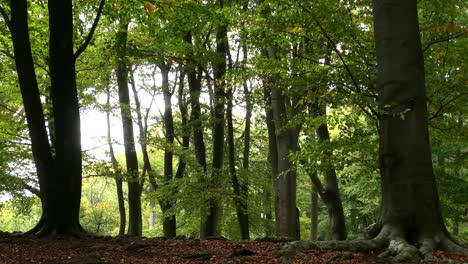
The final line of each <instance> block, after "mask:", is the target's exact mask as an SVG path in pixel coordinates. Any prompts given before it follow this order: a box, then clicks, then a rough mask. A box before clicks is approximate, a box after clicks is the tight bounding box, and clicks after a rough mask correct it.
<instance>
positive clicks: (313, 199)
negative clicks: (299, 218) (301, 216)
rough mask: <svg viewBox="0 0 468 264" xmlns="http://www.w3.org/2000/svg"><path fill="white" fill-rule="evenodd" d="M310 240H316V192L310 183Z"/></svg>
mask: <svg viewBox="0 0 468 264" xmlns="http://www.w3.org/2000/svg"><path fill="white" fill-rule="evenodd" d="M310 196H311V197H310V240H317V235H318V209H319V208H318V194H317V188H315V186H314V185H313V184H312V187H311V190H310Z"/></svg>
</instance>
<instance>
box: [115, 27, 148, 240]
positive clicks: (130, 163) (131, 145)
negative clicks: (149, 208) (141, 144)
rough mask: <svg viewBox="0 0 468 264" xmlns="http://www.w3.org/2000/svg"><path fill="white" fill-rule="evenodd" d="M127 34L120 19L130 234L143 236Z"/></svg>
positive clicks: (121, 98) (118, 44)
mask: <svg viewBox="0 0 468 264" xmlns="http://www.w3.org/2000/svg"><path fill="white" fill-rule="evenodd" d="M127 36H128V22H125V21H120V24H119V31H118V32H117V41H116V50H117V54H118V58H117V69H116V75H117V84H118V88H119V103H120V112H121V115H122V129H123V138H124V147H125V161H126V164H127V174H128V176H127V177H128V180H127V183H128V207H129V216H128V230H127V234H128V235H130V236H141V234H142V219H141V191H140V183H139V176H138V159H137V155H136V151H135V141H134V136H133V123H132V115H131V109H130V95H129V90H128V65H127V58H126V54H127Z"/></svg>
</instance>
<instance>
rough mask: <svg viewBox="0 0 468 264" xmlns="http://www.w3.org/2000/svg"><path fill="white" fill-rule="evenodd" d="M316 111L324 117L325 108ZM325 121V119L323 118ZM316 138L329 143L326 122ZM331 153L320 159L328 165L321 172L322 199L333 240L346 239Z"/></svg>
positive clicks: (319, 128) (318, 107)
mask: <svg viewBox="0 0 468 264" xmlns="http://www.w3.org/2000/svg"><path fill="white" fill-rule="evenodd" d="M316 111H318V112H319V115H320V116H324V117H326V108H325V107H324V106H319V105H317V109H316ZM325 119H326V118H325ZM316 132H317V138H318V140H319V142H320V143H328V142H330V133H329V132H328V125H327V123H326V121H325V122H324V123H322V124H321V125H320V126H319V127H318V128H317V131H316ZM332 155H333V154H332V151H326V152H325V153H324V156H323V157H322V161H321V162H322V164H328V165H327V166H326V169H325V170H324V171H323V174H324V177H323V182H324V185H323V189H322V190H321V191H322V197H323V199H324V202H325V203H326V205H327V208H328V219H329V223H330V228H331V232H332V238H333V239H334V240H345V239H346V236H347V234H346V223H345V218H344V212H343V205H342V203H341V197H340V190H339V188H338V179H337V176H336V170H335V167H334V166H333V165H332V164H330V160H331V159H332Z"/></svg>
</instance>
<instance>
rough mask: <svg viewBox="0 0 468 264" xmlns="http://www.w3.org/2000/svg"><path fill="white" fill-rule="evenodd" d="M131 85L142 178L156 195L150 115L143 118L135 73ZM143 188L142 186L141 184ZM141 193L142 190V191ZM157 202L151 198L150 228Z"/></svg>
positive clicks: (154, 216)
mask: <svg viewBox="0 0 468 264" xmlns="http://www.w3.org/2000/svg"><path fill="white" fill-rule="evenodd" d="M156 69H157V68H156V67H155V68H154V71H153V78H156V77H155V75H156ZM130 84H131V87H132V92H133V98H134V101H135V112H136V114H137V124H138V128H139V132H140V133H139V134H140V135H139V136H140V140H139V142H140V147H141V153H142V156H143V172H142V177H145V175H146V174H147V175H148V179H149V183H150V185H151V186H150V188H149V189H150V193H154V192H155V191H156V190H157V189H158V184H157V182H156V178H155V176H154V171H153V167H152V166H151V162H150V159H149V154H148V143H147V141H148V125H147V122H146V121H147V119H148V113H149V110H150V109H148V110H147V113H146V115H145V116H144V117H143V114H142V112H141V103H140V98H139V96H138V91H137V88H136V83H135V78H134V72H131V73H130ZM140 186H142V184H140ZM140 191H141V190H140ZM154 204H155V202H154V198H150V208H151V212H150V228H152V227H153V226H154V221H155V219H156V211H155V205H154Z"/></svg>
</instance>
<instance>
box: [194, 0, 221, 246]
mask: <svg viewBox="0 0 468 264" xmlns="http://www.w3.org/2000/svg"><path fill="white" fill-rule="evenodd" d="M218 5H219V8H221V9H222V8H223V7H224V0H218ZM221 23H222V24H221V25H219V26H218V27H217V29H216V56H215V60H214V62H213V76H214V109H213V118H214V121H213V161H212V177H211V179H210V180H211V185H212V186H213V187H214V188H218V187H219V184H220V183H221V179H220V177H221V175H222V170H223V157H224V125H225V124H224V106H225V101H226V95H225V91H224V89H225V86H226V81H225V80H224V74H225V73H226V66H227V63H226V52H227V51H228V43H227V41H228V40H227V26H226V25H225V24H224V23H225V22H224V21H222V22H221ZM220 206H221V205H220V202H219V198H216V197H215V198H212V199H209V201H208V212H207V215H206V219H205V220H204V221H203V222H202V226H201V232H200V236H201V237H202V238H206V237H210V236H217V235H219V221H220V218H221V208H220Z"/></svg>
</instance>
